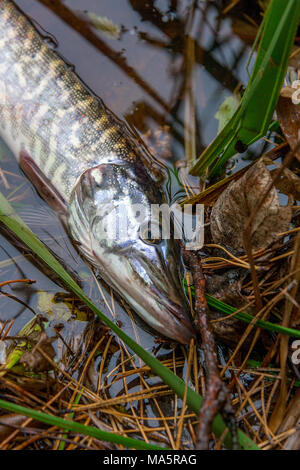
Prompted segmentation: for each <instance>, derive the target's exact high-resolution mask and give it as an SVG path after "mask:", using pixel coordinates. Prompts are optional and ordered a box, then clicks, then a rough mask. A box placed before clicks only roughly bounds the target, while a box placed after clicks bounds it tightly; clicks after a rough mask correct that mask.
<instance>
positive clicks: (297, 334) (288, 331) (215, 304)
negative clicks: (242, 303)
mask: <svg viewBox="0 0 300 470" xmlns="http://www.w3.org/2000/svg"><path fill="white" fill-rule="evenodd" d="M206 300H207V304H208V305H209V306H210V307H212V308H214V309H216V310H219V311H221V312H223V313H225V314H226V315H230V314H232V313H234V312H236V311H237V308H235V307H231V305H228V304H225V303H224V302H221V301H220V300H217V299H215V298H214V297H212V296H211V295H208V294H206ZM235 318H237V319H238V320H242V321H243V322H245V323H248V324H249V323H251V321H253V316H252V315H250V314H249V313H246V312H239V313H237V314H236V315H235ZM255 326H258V327H260V328H263V329H264V330H268V331H274V332H275V333H280V334H282V335H287V336H291V337H293V338H300V331H298V330H294V329H293V328H286V327H285V326H281V325H277V324H276V323H272V322H269V321H265V320H257V321H256V322H255Z"/></svg>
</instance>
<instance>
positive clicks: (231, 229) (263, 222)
mask: <svg viewBox="0 0 300 470" xmlns="http://www.w3.org/2000/svg"><path fill="white" fill-rule="evenodd" d="M270 182H272V177H271V174H270V172H269V170H268V169H267V167H266V166H265V164H264V163H263V161H262V160H260V161H259V162H257V163H256V164H255V165H253V166H252V167H251V168H250V169H249V170H248V171H247V172H246V173H245V174H244V175H243V176H242V177H241V178H240V179H239V180H237V181H233V182H232V183H230V185H229V186H228V187H227V188H226V189H225V191H224V192H223V193H222V194H221V196H220V197H219V198H218V200H217V202H216V204H215V205H214V207H213V210H212V213H211V220H210V229H211V234H212V238H213V240H214V242H215V243H219V244H222V245H224V246H226V247H228V248H230V249H231V250H233V251H236V252H242V251H244V244H243V232H244V229H245V225H246V222H247V220H248V218H249V216H250V214H251V212H252V211H253V210H255V207H256V206H257V204H258V202H259V200H260V198H261V196H262V194H263V192H264V191H265V188H266V187H267V186H268V184H270ZM291 218H292V209H291V205H290V204H288V205H287V206H281V205H280V203H279V199H278V195H277V192H276V189H275V188H273V189H271V191H270V192H269V194H268V196H267V198H266V199H265V201H264V203H263V205H262V207H261V208H260V209H259V211H258V212H257V214H256V217H255V221H254V224H253V228H252V233H251V243H252V248H253V250H259V249H264V248H266V247H267V246H269V245H270V244H271V243H273V242H274V241H275V240H276V239H277V234H278V233H280V232H285V231H287V230H288V229H289V225H290V222H291Z"/></svg>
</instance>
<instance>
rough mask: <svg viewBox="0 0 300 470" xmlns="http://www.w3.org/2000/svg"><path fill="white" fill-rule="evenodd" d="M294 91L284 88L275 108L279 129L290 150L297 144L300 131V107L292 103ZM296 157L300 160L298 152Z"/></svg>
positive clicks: (293, 89)
mask: <svg viewBox="0 0 300 470" xmlns="http://www.w3.org/2000/svg"><path fill="white" fill-rule="evenodd" d="M296 91H297V90H296V89H295V88H291V87H285V88H284V89H283V90H282V96H280V97H279V100H278V103H277V108H276V112H277V117H278V121H279V124H280V127H281V129H282V132H283V134H284V136H285V138H286V140H287V142H288V144H289V146H290V147H291V149H292V150H294V148H295V147H296V145H297V143H298V140H299V129H300V106H299V105H298V104H293V102H292V96H293V93H295V92H296ZM298 98H299V94H298ZM296 156H297V159H298V160H300V152H297V155H296Z"/></svg>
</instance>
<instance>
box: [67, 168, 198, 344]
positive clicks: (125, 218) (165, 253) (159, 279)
mask: <svg viewBox="0 0 300 470" xmlns="http://www.w3.org/2000/svg"><path fill="white" fill-rule="evenodd" d="M162 204H164V199H163V193H162V191H161V190H160V189H159V188H158V187H157V186H156V184H155V183H154V181H153V180H152V178H151V177H150V176H149V174H148V173H147V172H146V171H145V169H144V168H142V167H137V165H134V166H133V165H128V164H127V165H124V164H122V165H121V164H112V163H103V164H101V165H98V166H97V167H94V168H91V169H89V170H87V171H86V172H85V173H84V174H83V175H82V176H81V178H80V180H79V181H78V183H77V185H76V187H75V189H74V191H73V194H72V197H71V201H70V205H69V216H68V224H69V229H70V232H71V236H72V238H73V239H75V241H76V242H77V245H78V246H79V249H80V250H81V251H82V253H83V255H84V256H85V257H86V258H87V259H88V260H89V261H90V262H91V263H92V264H93V265H94V267H95V268H96V269H97V270H98V272H99V275H100V277H102V278H103V279H104V280H105V281H106V282H107V283H108V284H109V285H110V286H111V287H113V288H114V290H116V291H117V292H118V293H119V294H120V295H121V296H122V297H123V298H124V299H125V300H126V301H127V303H128V304H129V305H130V306H131V307H132V308H133V309H134V310H135V312H136V313H137V314H138V315H139V316H140V317H141V318H142V319H143V320H144V321H145V322H146V323H147V324H148V325H150V326H151V327H152V328H153V329H154V330H156V331H157V332H159V333H160V334H162V335H163V336H166V337H168V338H170V339H173V340H176V341H178V342H180V343H183V344H187V343H188V342H189V340H190V339H191V338H192V337H193V336H194V329H193V327H192V323H191V319H190V317H189V314H188V313H187V312H188V306H187V302H186V298H185V294H184V291H183V286H182V285H181V282H180V277H179V266H180V265H181V259H180V252H179V250H178V248H177V247H176V244H175V241H174V239H173V238H172V237H166V236H163V235H164V234H163V233H162V218H163V220H164V219H166V217H168V214H167V211H163V213H161V212H160V213H159V217H157V218H155V217H154V220H153V206H155V207H156V208H159V207H161V205H162ZM166 206H167V205H166V204H164V208H165V207H166ZM170 224H171V221H170ZM170 228H171V226H170Z"/></svg>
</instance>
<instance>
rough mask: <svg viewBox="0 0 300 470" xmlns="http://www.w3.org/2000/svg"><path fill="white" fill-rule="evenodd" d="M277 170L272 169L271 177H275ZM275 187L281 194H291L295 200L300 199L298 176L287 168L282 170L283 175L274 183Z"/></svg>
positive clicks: (299, 180)
mask: <svg viewBox="0 0 300 470" xmlns="http://www.w3.org/2000/svg"><path fill="white" fill-rule="evenodd" d="M277 172H278V170H277V169H276V170H272V171H271V175H272V177H275V175H276V173H277ZM276 188H277V189H279V191H280V192H281V193H283V194H287V195H291V196H293V197H294V198H295V199H296V200H299V199H300V178H299V176H297V175H296V174H295V173H294V172H293V171H291V170H290V169H289V168H285V169H284V170H283V175H282V177H281V178H280V180H279V181H278V182H277V183H276Z"/></svg>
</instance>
